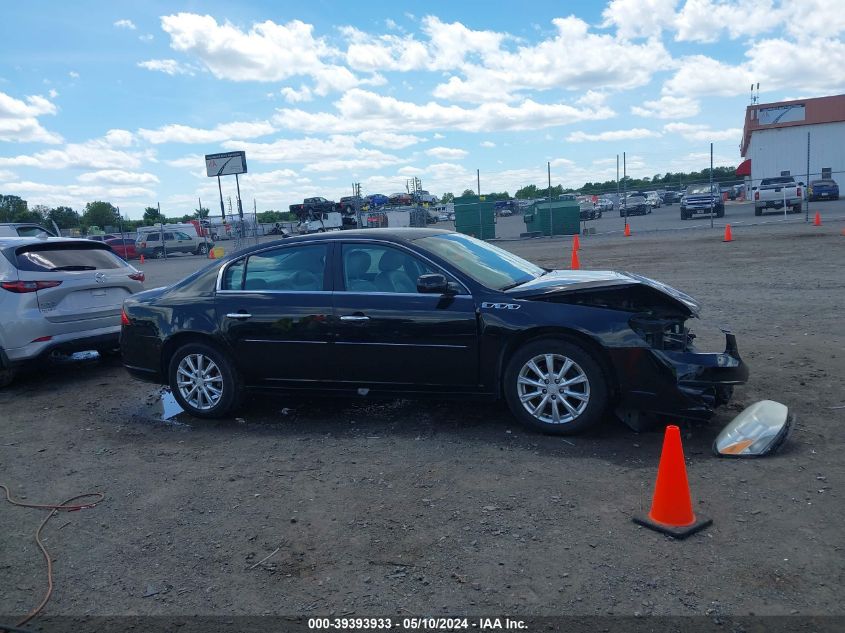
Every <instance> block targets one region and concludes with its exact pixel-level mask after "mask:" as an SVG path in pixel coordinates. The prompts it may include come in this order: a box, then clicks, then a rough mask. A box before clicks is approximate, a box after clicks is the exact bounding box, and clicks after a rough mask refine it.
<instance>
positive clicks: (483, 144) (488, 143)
mask: <svg viewBox="0 0 845 633" xmlns="http://www.w3.org/2000/svg"><path fill="white" fill-rule="evenodd" d="M479 145H481V147H488V148H489V147H496V144H495V143H494V142H493V141H482V142H481V143H479Z"/></svg>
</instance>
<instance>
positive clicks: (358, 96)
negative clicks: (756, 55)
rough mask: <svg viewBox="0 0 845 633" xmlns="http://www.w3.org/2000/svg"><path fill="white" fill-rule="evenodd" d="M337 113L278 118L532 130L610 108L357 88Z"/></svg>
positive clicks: (330, 126)
mask: <svg viewBox="0 0 845 633" xmlns="http://www.w3.org/2000/svg"><path fill="white" fill-rule="evenodd" d="M334 105H335V108H336V110H337V114H333V113H329V112H314V113H312V112H306V111H304V110H295V109H288V108H283V109H280V110H279V111H278V114H277V115H276V116H275V117H274V119H273V120H274V122H275V123H276V124H277V125H279V126H284V127H287V128H289V129H292V130H302V131H305V132H324V133H331V132H360V131H366V130H371V129H379V130H390V131H394V130H395V131H413V132H419V131H426V130H434V129H457V130H463V131H467V132H482V131H493V130H532V129H541V128H545V127H552V126H557V125H567V124H570V123H577V122H580V121H588V120H597V119H606V118H609V117H612V116H613V115H614V114H615V113H614V112H613V110H611V109H610V108H608V107H606V106H603V107H600V108H595V109H591V108H577V107H575V106H571V105H568V104H563V103H554V104H542V103H537V102H535V101H532V100H530V99H526V100H524V101H523V102H521V103H520V104H519V105H516V106H511V105H508V104H505V103H484V104H481V105H480V106H477V107H473V108H463V107H460V106H457V105H451V106H445V105H442V104H439V103H436V102H434V101H430V102H428V103H425V104H422V105H420V104H416V103H411V102H408V101H400V100H399V99H396V98H395V97H385V96H382V95H378V94H375V93H373V92H367V91H365V90H361V89H359V88H356V89H353V90H349V91H347V92H346V93H345V94H344V95H343V96H342V97H341V98H340V100H338V101H336V102H335V104H334Z"/></svg>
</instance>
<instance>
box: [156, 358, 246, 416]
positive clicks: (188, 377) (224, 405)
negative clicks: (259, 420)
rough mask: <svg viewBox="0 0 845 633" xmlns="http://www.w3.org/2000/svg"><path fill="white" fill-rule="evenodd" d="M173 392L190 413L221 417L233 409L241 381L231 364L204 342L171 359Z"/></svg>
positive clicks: (170, 379)
mask: <svg viewBox="0 0 845 633" xmlns="http://www.w3.org/2000/svg"><path fill="white" fill-rule="evenodd" d="M168 377H169V382H170V390H171V392H172V393H173V396H174V397H175V398H176V401H177V402H178V403H179V406H181V407H182V408H183V409H184V410H185V411H186V412H187V413H189V414H190V415H193V416H195V417H198V418H220V417H223V416H224V415H226V414H227V413H229V412H230V411H231V410H232V409H234V408H235V407H236V406H237V404H238V402H239V400H240V392H241V382H240V378H239V377H238V372H237V370H236V369H235V367H234V365H233V364H232V362H231V361H230V360H229V359H228V358H227V357H226V355H225V354H223V353H221V352H220V351H218V350H217V349H215V348H214V347H211V346H210V345H206V344H205V343H188V344H187V345H183V346H182V347H180V348H179V349H178V350H176V353H175V354H174V355H173V358H171V359H170V368H169V371H168Z"/></svg>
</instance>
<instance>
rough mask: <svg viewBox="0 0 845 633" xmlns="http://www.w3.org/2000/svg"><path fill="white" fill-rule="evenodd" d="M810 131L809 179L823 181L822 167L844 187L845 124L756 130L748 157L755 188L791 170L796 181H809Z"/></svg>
mask: <svg viewBox="0 0 845 633" xmlns="http://www.w3.org/2000/svg"><path fill="white" fill-rule="evenodd" d="M807 132H809V133H810V179H811V180H812V179H813V178H820V177H821V171H822V169H823V168H828V167H830V168H831V169H832V170H833V179H834V180H835V181H836V182H837V183H838V184H839V186H840V187H842V188H845V121H840V122H837V123H819V124H817V125H796V126H793V127H783V128H773V129H770V130H754V131H753V132H752V133H751V142H750V143H749V144H748V152H747V155H746V156H745V158H750V159H751V180H752V184H753V185H757V184H759V183H760V180H761V179H762V178H771V177H772V176H780V174H781V172H782V171H789V173H790V175H791V176H794V177H795V180H797V181H806V178H807V177H806V174H807Z"/></svg>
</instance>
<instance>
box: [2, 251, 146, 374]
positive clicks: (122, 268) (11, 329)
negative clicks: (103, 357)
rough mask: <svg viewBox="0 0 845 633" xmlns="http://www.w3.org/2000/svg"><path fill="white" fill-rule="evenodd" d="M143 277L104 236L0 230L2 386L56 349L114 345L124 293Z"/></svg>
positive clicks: (139, 284) (130, 291)
mask: <svg viewBox="0 0 845 633" xmlns="http://www.w3.org/2000/svg"><path fill="white" fill-rule="evenodd" d="M143 281H144V273H142V272H140V271H139V270H137V269H136V268H134V267H133V266H130V265H129V264H127V263H126V262H125V261H123V260H122V259H121V258H120V257H118V256H117V255H115V254H114V253H113V252H112V251H111V249H110V248H109V247H108V246H107V245H106V244H103V243H102V242H94V241H92V240H78V239H68V238H61V237H45V236H41V237H0V387H4V386H6V385H7V384H9V383H10V382H11V381H12V379H13V378H14V376H15V373H16V372H17V371H18V369H20V368H21V367H23V366H25V365H26V364H28V363H30V362H32V361H37V360H39V359H41V358H43V357H45V356H46V355H48V354H50V353H51V352H53V351H61V352H78V351H82V350H103V351H105V350H111V349H114V348H116V347H117V346H118V342H119V341H118V338H119V336H120V318H121V316H120V315H121V306H122V304H123V300H124V299H125V298H126V297H128V296H130V295H132V294H135V293H136V292H140V291H141V290H143V289H144V286H143V283H142V282H143Z"/></svg>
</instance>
